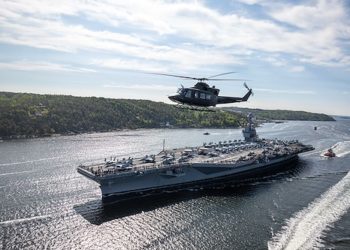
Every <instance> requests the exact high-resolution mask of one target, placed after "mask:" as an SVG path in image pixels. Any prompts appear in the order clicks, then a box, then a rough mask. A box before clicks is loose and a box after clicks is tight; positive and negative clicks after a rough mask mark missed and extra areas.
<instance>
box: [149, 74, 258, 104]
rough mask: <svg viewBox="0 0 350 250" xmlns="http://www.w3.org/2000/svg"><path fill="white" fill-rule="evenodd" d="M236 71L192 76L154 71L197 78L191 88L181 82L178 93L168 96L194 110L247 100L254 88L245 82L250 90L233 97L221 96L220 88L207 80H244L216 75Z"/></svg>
mask: <svg viewBox="0 0 350 250" xmlns="http://www.w3.org/2000/svg"><path fill="white" fill-rule="evenodd" d="M232 73H235V72H227V73H222V74H218V75H214V76H210V77H206V78H204V77H202V78H197V77H190V76H181V75H171V74H161V73H154V74H156V75H164V76H171V77H177V78H183V79H188V80H196V81H197V83H196V84H195V85H194V86H193V87H190V88H185V87H184V86H183V85H182V84H181V88H179V89H178V91H177V94H176V95H172V96H169V97H168V98H169V99H170V100H171V101H173V102H175V103H178V104H180V105H181V106H185V107H188V108H190V109H194V110H199V111H201V110H203V111H212V110H210V109H209V107H215V106H216V105H217V104H227V103H235V102H246V101H247V100H248V98H249V97H250V96H251V95H252V94H253V90H252V89H251V88H249V87H248V85H247V84H246V83H245V82H244V84H243V86H244V87H245V88H246V89H247V90H248V92H247V93H246V94H245V95H244V96H243V97H231V96H219V92H220V89H218V88H216V87H215V86H212V87H210V86H209V84H207V83H206V82H207V81H209V80H210V81H242V80H244V79H218V78H215V77H218V76H223V75H228V74H232Z"/></svg>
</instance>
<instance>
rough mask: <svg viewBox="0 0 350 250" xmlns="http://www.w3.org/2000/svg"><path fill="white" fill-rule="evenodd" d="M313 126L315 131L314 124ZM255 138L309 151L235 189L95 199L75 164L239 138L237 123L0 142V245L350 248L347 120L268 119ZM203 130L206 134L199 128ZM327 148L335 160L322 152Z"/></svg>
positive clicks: (91, 185) (349, 128)
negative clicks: (293, 142)
mask: <svg viewBox="0 0 350 250" xmlns="http://www.w3.org/2000/svg"><path fill="white" fill-rule="evenodd" d="M314 126H317V128H318V129H317V130H314ZM257 130H258V133H259V135H260V137H264V138H279V139H298V140H300V141H302V142H304V143H306V144H312V145H313V146H314V147H315V148H316V149H315V150H314V151H312V152H307V153H304V154H302V155H300V159H299V162H298V163H297V164H296V165H295V167H294V168H293V169H291V170H289V171H287V172H282V173H278V174H274V175H270V176H262V177H261V178H258V179H254V180H251V181H250V182H248V183H245V184H241V185H239V186H226V187H221V188H218V189H213V190H188V191H181V192H177V193H171V194H165V195H161V196H156V197H151V198H142V199H137V200H133V201H129V202H123V203H117V204H114V205H112V206H107V207H106V206H105V207H104V206H103V205H102V203H101V194H100V190H99V187H98V185H97V184H96V183H94V182H92V181H90V180H88V179H87V178H85V177H83V176H81V175H79V174H78V173H77V172H76V167H77V166H78V165H79V164H80V163H85V162H94V161H102V160H104V158H106V157H107V158H108V157H110V156H117V157H123V156H126V157H128V156H130V155H132V156H143V155H145V154H150V153H158V152H159V151H161V149H162V144H163V139H165V143H166V144H165V146H166V148H175V147H183V146H199V145H201V144H202V143H203V142H210V141H212V142H219V141H224V140H234V139H242V135H241V130H239V129H151V130H133V131H119V132H111V133H93V134H82V135H74V136H59V137H51V138H40V139H26V140H12V141H2V142H0V249H315V248H316V249H317V248H319V249H350V209H349V207H350V173H349V170H350V121H337V122H285V123H279V124H275V123H268V124H264V125H262V126H261V127H259V128H258V129H257ZM204 132H209V133H210V135H203V133H204ZM330 147H333V149H334V151H335V152H336V153H337V155H338V157H336V158H333V159H327V158H325V157H322V153H323V152H324V151H325V150H327V149H328V148H330Z"/></svg>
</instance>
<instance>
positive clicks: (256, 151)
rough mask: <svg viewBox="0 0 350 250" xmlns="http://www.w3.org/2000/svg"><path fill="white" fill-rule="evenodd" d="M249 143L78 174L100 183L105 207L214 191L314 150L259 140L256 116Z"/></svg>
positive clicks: (108, 163)
mask: <svg viewBox="0 0 350 250" xmlns="http://www.w3.org/2000/svg"><path fill="white" fill-rule="evenodd" d="M243 134H244V138H245V140H244V141H241V140H238V141H237V140H234V141H231V140H230V141H223V142H219V143H215V144H214V143H208V144H206V143H204V144H203V145H202V146H198V147H187V148H181V149H173V150H164V151H162V152H161V153H160V154H157V155H146V156H145V157H141V158H135V159H134V158H131V157H129V158H123V159H116V158H110V159H109V160H107V159H105V161H104V162H102V163H100V164H90V165H80V166H79V167H78V169H77V170H78V172H79V173H80V174H82V175H84V176H86V177H87V178H89V179H91V180H93V181H96V182H97V183H99V184H100V188H101V192H102V200H103V201H104V202H108V201H116V200H124V199H129V198H134V197H139V196H145V195H151V194H157V193H162V192H164V191H170V190H171V191H173V190H179V189H187V188H193V187H210V186H215V185H217V184H222V183H225V182H242V181H244V180H246V179H247V178H251V177H256V176H260V175H262V174H264V173H267V172H272V171H280V170H283V169H285V168H286V167H288V166H289V167H290V166H291V163H293V162H294V161H295V160H296V159H297V158H298V154H299V153H303V152H307V151H310V150H313V149H314V148H313V147H312V146H310V145H304V144H302V143H300V142H298V141H297V140H292V141H284V140H277V139H275V140H268V139H259V138H258V136H257V134H256V131H255V128H254V124H253V121H252V116H251V115H250V116H249V117H248V125H247V127H246V128H245V129H244V130H243Z"/></svg>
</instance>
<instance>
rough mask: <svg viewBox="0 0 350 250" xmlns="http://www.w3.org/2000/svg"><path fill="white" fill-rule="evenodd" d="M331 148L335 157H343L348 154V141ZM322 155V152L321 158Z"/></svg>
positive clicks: (349, 147)
mask: <svg viewBox="0 0 350 250" xmlns="http://www.w3.org/2000/svg"><path fill="white" fill-rule="evenodd" d="M331 148H332V150H333V152H334V153H335V155H336V156H337V157H343V156H345V155H347V154H349V153H350V141H342V142H338V143H336V144H334V145H333V146H332V147H331ZM323 154H324V152H322V154H321V156H323Z"/></svg>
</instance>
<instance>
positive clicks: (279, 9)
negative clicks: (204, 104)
mask: <svg viewBox="0 0 350 250" xmlns="http://www.w3.org/2000/svg"><path fill="white" fill-rule="evenodd" d="M231 71H234V72H236V73H234V74H232V75H227V78H238V79H246V80H248V81H247V84H248V85H249V87H251V88H253V91H254V96H253V97H251V98H250V99H249V101H248V102H246V103H241V104H237V105H235V106H239V107H250V108H262V109H289V110H305V111H311V112H319V113H326V114H332V115H350V80H349V79H350V2H349V1H346V0H344V1H340V0H310V1H308V0H303V1H298V0H294V1H266V0H237V1H233V0H227V1H225V0H222V1H215V0H193V1H191V0H188V1H170V0H128V1H121V0H120V1H118V0H98V1H95V0H60V1H49V0H31V1H26V0H1V1H0V91H11V92H29V93H39V94H65V95H75V96H100V97H109V98H128V99H149V100H154V101H162V102H167V103H170V100H168V98H167V96H169V95H171V94H173V93H175V92H176V90H177V88H178V87H179V86H180V84H182V85H184V86H185V87H191V86H192V85H193V84H194V83H195V82H192V81H189V80H184V79H179V78H172V77H167V76H159V75H152V74H145V72H154V73H165V74H177V75H185V76H193V77H208V76H211V75H216V74H220V73H224V72H231ZM225 77H226V76H225ZM209 83H210V84H215V85H216V87H218V88H220V89H221V95H224V96H243V95H244V94H245V92H246V89H245V88H244V87H243V81H224V82H209Z"/></svg>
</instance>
